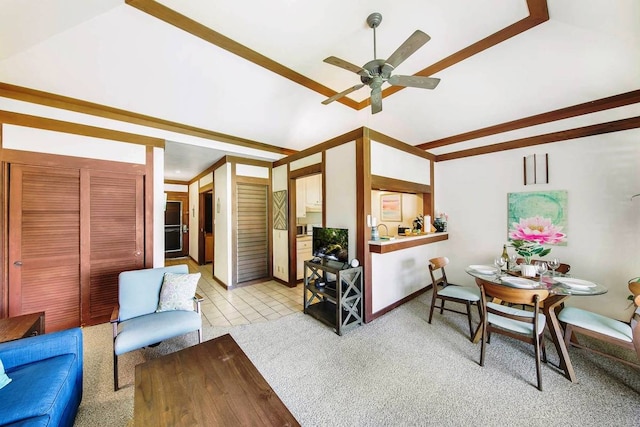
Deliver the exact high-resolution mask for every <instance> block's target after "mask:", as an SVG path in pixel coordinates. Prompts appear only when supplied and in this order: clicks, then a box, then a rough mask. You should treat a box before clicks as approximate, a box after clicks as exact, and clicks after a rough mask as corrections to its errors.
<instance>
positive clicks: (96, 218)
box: [81, 170, 144, 325]
mask: <svg viewBox="0 0 640 427" xmlns="http://www.w3.org/2000/svg"><path fill="white" fill-rule="evenodd" d="M82 178H83V179H82V183H81V184H82V190H83V191H82V194H83V199H82V214H83V225H84V227H85V229H84V232H83V233H82V241H83V246H82V247H83V253H82V260H83V262H82V290H83V292H82V324H85V325H93V324H97V323H103V322H107V321H108V320H109V318H110V316H111V312H112V310H113V307H114V306H115V305H116V304H117V302H118V275H119V274H120V272H122V271H127V270H138V269H141V268H144V256H143V253H144V177H143V176H141V175H135V174H127V173H114V172H103V171H89V170H83V173H82ZM87 248H88V251H87V250H86V249H87Z"/></svg>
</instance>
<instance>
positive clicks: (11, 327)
mask: <svg viewBox="0 0 640 427" xmlns="http://www.w3.org/2000/svg"><path fill="white" fill-rule="evenodd" d="M43 333H44V311H41V312H39V313H31V314H23V315H22V316H16V317H8V318H6V319H0V342H6V341H13V340H18V339H20V338H26V337H32V336H34V335H40V334H43Z"/></svg>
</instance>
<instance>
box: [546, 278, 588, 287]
mask: <svg viewBox="0 0 640 427" xmlns="http://www.w3.org/2000/svg"><path fill="white" fill-rule="evenodd" d="M554 280H555V281H556V282H558V283H562V284H563V285H565V286H566V287H568V288H573V289H589V288H595V287H596V284H595V283H593V282H589V281H587V280H581V279H574V278H573V277H554Z"/></svg>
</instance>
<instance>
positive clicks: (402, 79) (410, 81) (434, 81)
mask: <svg viewBox="0 0 640 427" xmlns="http://www.w3.org/2000/svg"><path fill="white" fill-rule="evenodd" d="M388 82H389V84H391V85H393V86H408V87H419V88H422V89H435V87H436V86H438V83H440V79H438V78H435V77H422V76H391V77H389V80H388Z"/></svg>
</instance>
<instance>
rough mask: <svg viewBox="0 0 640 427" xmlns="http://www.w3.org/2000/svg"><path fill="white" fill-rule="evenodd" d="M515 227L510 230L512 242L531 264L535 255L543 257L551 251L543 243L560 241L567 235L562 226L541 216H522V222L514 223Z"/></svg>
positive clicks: (519, 253) (526, 261)
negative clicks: (562, 231)
mask: <svg viewBox="0 0 640 427" xmlns="http://www.w3.org/2000/svg"><path fill="white" fill-rule="evenodd" d="M513 228H514V229H513V230H511V231H510V232H509V238H510V239H512V240H513V241H512V244H513V247H514V248H516V252H517V253H518V255H520V256H521V257H523V258H524V260H525V263H527V264H531V258H532V257H533V256H540V257H543V256H545V255H547V254H549V253H550V252H551V249H549V248H547V249H545V248H543V247H542V245H543V244H550V245H552V244H555V243H560V242H561V241H563V240H564V238H565V237H566V234H564V233H561V232H560V231H561V230H562V227H558V226H555V225H554V224H553V223H552V222H551V220H550V219H548V218H542V217H540V216H534V217H532V218H520V222H514V223H513Z"/></svg>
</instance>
